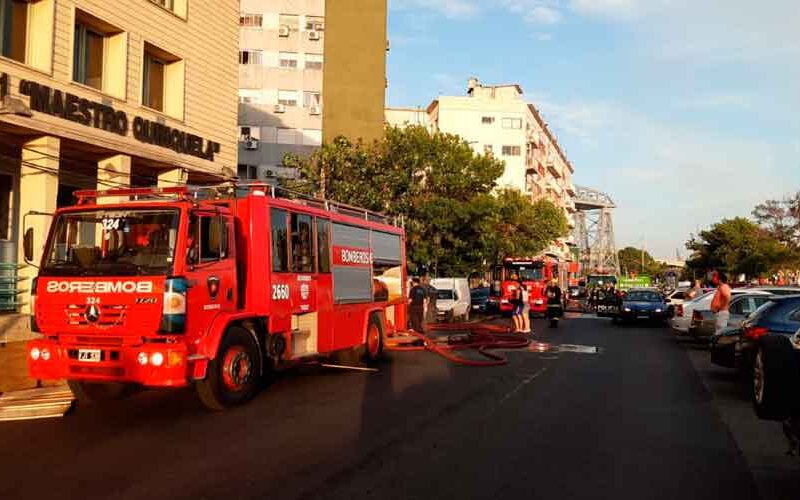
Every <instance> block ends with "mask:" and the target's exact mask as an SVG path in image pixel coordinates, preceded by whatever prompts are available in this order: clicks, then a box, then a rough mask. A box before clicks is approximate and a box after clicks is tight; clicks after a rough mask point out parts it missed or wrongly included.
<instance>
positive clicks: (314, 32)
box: [308, 31, 319, 40]
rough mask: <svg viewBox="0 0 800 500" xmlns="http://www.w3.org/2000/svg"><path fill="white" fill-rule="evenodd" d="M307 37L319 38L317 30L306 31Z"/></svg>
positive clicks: (310, 38)
mask: <svg viewBox="0 0 800 500" xmlns="http://www.w3.org/2000/svg"><path fill="white" fill-rule="evenodd" d="M308 39H309V40H319V31H309V32H308Z"/></svg>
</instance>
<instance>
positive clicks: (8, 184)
mask: <svg viewBox="0 0 800 500" xmlns="http://www.w3.org/2000/svg"><path fill="white" fill-rule="evenodd" d="M13 184H14V178H13V177H12V176H10V175H8V174H0V240H10V239H11V191H12V187H13Z"/></svg>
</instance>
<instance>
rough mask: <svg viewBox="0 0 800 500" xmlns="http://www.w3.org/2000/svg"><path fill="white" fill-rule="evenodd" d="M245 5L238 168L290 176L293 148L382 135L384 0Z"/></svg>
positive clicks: (253, 174) (280, 0) (250, 175)
mask: <svg viewBox="0 0 800 500" xmlns="http://www.w3.org/2000/svg"><path fill="white" fill-rule="evenodd" d="M326 3H327V6H326ZM240 10H241V13H240V17H239V24H240V49H239V160H238V174H239V177H241V178H245V179H260V180H269V179H274V178H277V177H293V176H294V175H295V174H296V173H295V172H293V171H291V170H290V169H288V168H285V167H283V166H282V165H283V158H284V156H285V155H286V154H289V153H291V154H296V155H301V156H307V155H310V154H311V153H312V152H313V151H314V150H315V149H316V148H318V147H319V146H320V145H321V144H322V141H323V139H325V140H331V139H332V138H334V137H336V136H338V135H344V136H346V137H349V138H351V139H359V138H360V139H364V140H367V141H369V140H372V139H374V138H377V137H380V135H381V134H382V131H383V107H384V95H385V87H386V1H385V0H377V1H376V0H337V1H335V2H334V1H329V2H326V1H325V0H241V6H240Z"/></svg>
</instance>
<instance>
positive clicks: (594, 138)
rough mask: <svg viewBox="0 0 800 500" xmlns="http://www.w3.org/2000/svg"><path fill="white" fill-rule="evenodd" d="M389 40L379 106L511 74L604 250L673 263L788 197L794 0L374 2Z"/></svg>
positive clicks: (799, 97) (797, 109) (796, 141)
mask: <svg viewBox="0 0 800 500" xmlns="http://www.w3.org/2000/svg"><path fill="white" fill-rule="evenodd" d="M389 40H390V42H391V51H390V53H389V56H388V69H387V71H388V78H389V89H388V94H387V104H388V105H389V106H422V107H425V106H427V105H428V104H429V103H430V102H431V100H433V99H435V98H436V96H438V95H463V94H464V92H465V91H466V83H467V79H468V78H469V77H470V76H475V77H478V78H479V79H480V80H481V82H483V83H487V84H495V83H519V84H520V85H521V86H522V88H523V89H524V91H525V98H526V99H527V100H528V101H529V102H532V103H533V104H535V105H536V106H537V107H538V108H539V109H540V111H541V112H542V114H543V116H544V118H545V120H546V121H547V122H548V123H549V126H550V128H551V130H553V131H554V132H555V133H556V135H557V137H558V141H559V144H560V145H561V146H562V147H563V148H564V149H565V150H566V154H567V156H568V158H569V159H570V161H571V162H572V164H573V166H574V167H575V176H574V179H573V180H574V182H575V184H578V185H583V186H588V187H593V188H597V189H600V190H602V191H604V192H606V193H608V194H609V195H610V196H611V197H612V198H613V199H614V201H615V203H616V204H617V207H618V208H617V209H616V210H615V212H614V226H615V233H616V241H617V246H618V247H619V248H622V247H624V246H627V245H632V246H636V247H642V246H644V247H645V248H646V249H647V250H648V251H650V252H651V253H652V254H653V255H654V256H655V257H658V258H667V259H674V258H676V252H679V253H680V256H681V257H686V256H687V251H686V248H685V242H686V241H687V239H688V238H689V237H690V235H691V234H696V233H697V232H698V230H702V229H706V228H708V227H709V226H710V225H711V224H713V223H715V222H717V221H719V220H720V219H722V218H729V217H735V216H745V217H748V216H750V213H751V212H752V209H753V207H754V206H755V205H756V204H757V203H759V202H761V201H763V200H765V199H772V198H782V197H784V196H786V195H788V194H790V193H793V192H796V191H800V4H798V2H797V0H763V1H761V2H752V1H751V0H748V1H745V0H494V1H489V0H389Z"/></svg>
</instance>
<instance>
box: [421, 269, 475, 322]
mask: <svg viewBox="0 0 800 500" xmlns="http://www.w3.org/2000/svg"><path fill="white" fill-rule="evenodd" d="M431 285H433V287H434V288H436V318H437V319H438V320H444V321H456V320H459V321H466V320H468V319H469V312H470V306H471V302H472V296H471V295H470V291H469V281H468V280H467V278H435V279H433V280H431Z"/></svg>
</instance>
